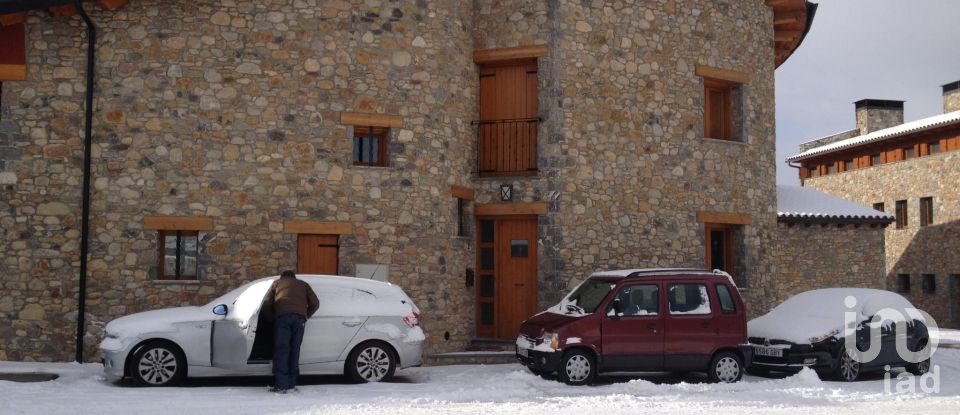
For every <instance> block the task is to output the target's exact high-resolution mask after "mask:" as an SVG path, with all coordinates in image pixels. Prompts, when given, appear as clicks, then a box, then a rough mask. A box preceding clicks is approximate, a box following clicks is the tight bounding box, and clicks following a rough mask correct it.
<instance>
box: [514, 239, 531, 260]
mask: <svg viewBox="0 0 960 415" xmlns="http://www.w3.org/2000/svg"><path fill="white" fill-rule="evenodd" d="M528 245H529V243H528V242H527V240H526V239H512V240H510V257H512V258H526V257H527V256H528V255H529V252H528V250H529V248H528Z"/></svg>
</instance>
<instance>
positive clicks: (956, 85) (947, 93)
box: [943, 81, 960, 114]
mask: <svg viewBox="0 0 960 415" xmlns="http://www.w3.org/2000/svg"><path fill="white" fill-rule="evenodd" d="M954 111H960V81H957V82H953V83H949V84H946V85H944V86H943V113H944V114H946V113H948V112H954Z"/></svg>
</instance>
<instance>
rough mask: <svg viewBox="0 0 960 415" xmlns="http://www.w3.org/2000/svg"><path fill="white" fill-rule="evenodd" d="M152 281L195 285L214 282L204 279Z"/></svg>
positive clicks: (162, 283) (155, 282)
mask: <svg viewBox="0 0 960 415" xmlns="http://www.w3.org/2000/svg"><path fill="white" fill-rule="evenodd" d="M150 282H152V283H154V284H160V285H179V284H186V285H193V284H203V283H206V282H212V281H204V280H150Z"/></svg>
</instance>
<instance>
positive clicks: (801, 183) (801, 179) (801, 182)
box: [787, 160, 804, 187]
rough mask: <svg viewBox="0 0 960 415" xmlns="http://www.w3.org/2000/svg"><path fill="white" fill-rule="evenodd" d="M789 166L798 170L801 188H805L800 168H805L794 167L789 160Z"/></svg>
mask: <svg viewBox="0 0 960 415" xmlns="http://www.w3.org/2000/svg"><path fill="white" fill-rule="evenodd" d="M787 165H788V166H790V167H793V168H795V169H797V176H799V177H800V187H803V181H804V180H803V176H800V167H803V166H800V165H796V166H794V165H793V164H792V163H791V162H790V161H789V160H787Z"/></svg>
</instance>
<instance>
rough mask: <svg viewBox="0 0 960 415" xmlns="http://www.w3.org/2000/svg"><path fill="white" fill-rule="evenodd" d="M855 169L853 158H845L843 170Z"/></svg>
mask: <svg viewBox="0 0 960 415" xmlns="http://www.w3.org/2000/svg"><path fill="white" fill-rule="evenodd" d="M850 170H853V160H844V161H843V171H850Z"/></svg>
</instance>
